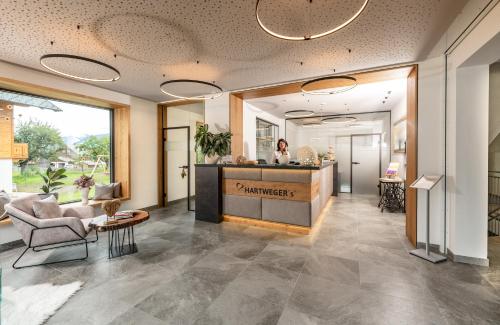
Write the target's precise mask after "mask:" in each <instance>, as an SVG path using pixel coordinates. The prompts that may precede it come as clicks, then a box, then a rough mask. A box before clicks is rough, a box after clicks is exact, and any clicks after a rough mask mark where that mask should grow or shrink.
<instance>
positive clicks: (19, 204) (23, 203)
mask: <svg viewBox="0 0 500 325" xmlns="http://www.w3.org/2000/svg"><path fill="white" fill-rule="evenodd" d="M38 200H40V196H38V194H31V195H27V196H24V197H21V198H18V199H13V200H12V201H11V202H10V205H11V206H12V207H14V208H16V209H18V210H21V211H23V212H24V213H27V214H29V215H31V216H35V213H34V212H33V202H35V201H38Z"/></svg>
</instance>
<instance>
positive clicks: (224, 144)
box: [194, 124, 233, 163]
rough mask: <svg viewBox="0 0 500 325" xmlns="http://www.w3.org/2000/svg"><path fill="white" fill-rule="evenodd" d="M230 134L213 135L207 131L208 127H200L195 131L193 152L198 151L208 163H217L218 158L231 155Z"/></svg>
mask: <svg viewBox="0 0 500 325" xmlns="http://www.w3.org/2000/svg"><path fill="white" fill-rule="evenodd" d="M232 135H233V134H232V133H231V132H221V133H217V134H214V133H212V132H210V131H208V125H207V124H205V125H200V126H198V128H197V129H196V135H195V136H194V140H195V150H198V149H200V151H201V153H202V154H204V155H205V159H206V161H207V162H208V163H217V161H218V160H219V158H220V157H223V156H226V155H229V154H230V153H231V136H232Z"/></svg>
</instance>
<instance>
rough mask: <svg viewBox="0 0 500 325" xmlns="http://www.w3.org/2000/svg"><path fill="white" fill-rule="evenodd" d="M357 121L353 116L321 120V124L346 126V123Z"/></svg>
mask: <svg viewBox="0 0 500 325" xmlns="http://www.w3.org/2000/svg"><path fill="white" fill-rule="evenodd" d="M357 120H358V119H357V118H356V117H354V116H332V117H326V118H324V119H322V120H321V122H323V123H327V124H333V123H339V124H348V123H354V122H356V121H357Z"/></svg>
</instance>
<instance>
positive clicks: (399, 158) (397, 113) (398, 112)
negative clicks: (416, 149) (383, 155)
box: [390, 95, 407, 179]
mask: <svg viewBox="0 0 500 325" xmlns="http://www.w3.org/2000/svg"><path fill="white" fill-rule="evenodd" d="M406 111H407V107H406V95H405V96H404V97H403V98H401V100H400V101H399V102H397V103H396V105H394V107H392V109H391V141H390V143H391V148H390V150H391V161H392V162H398V163H399V176H400V177H401V178H403V179H405V178H406V153H398V152H394V135H393V127H394V123H396V122H398V121H399V120H401V119H402V118H406Z"/></svg>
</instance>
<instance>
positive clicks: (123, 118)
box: [0, 78, 132, 201]
mask: <svg viewBox="0 0 500 325" xmlns="http://www.w3.org/2000/svg"><path fill="white" fill-rule="evenodd" d="M0 88H3V89H6V90H11V91H16V92H21V93H25V94H31V95H34V96H40V97H46V98H52V99H55V100H61V101H65V102H70V103H76V104H82V105H88V106H96V107H102V108H108V109H111V110H113V114H112V116H113V126H112V150H111V151H112V153H113V166H112V168H113V176H114V177H113V178H114V182H120V183H121V192H122V195H121V197H120V199H121V200H122V201H125V200H130V199H131V198H132V188H131V182H130V181H131V164H130V105H126V104H123V103H118V102H113V101H109V100H104V99H100V98H95V97H92V96H86V95H82V94H78V93H73V92H68V91H64V90H59V89H54V88H50V87H45V86H40V85H35V84H30V83H26V82H22V81H17V80H12V79H7V78H0Z"/></svg>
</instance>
